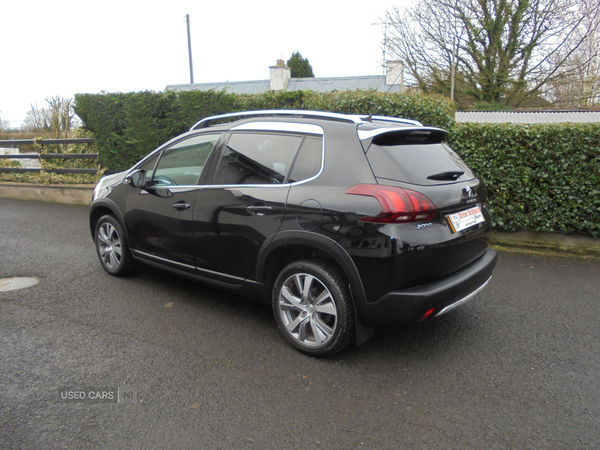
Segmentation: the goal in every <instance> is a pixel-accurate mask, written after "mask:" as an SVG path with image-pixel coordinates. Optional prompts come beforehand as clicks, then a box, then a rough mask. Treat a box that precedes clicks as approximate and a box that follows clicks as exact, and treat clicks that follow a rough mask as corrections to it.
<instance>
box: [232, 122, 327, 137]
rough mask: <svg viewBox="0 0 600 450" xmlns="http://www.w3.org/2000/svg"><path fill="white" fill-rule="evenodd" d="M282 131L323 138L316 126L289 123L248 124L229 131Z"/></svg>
mask: <svg viewBox="0 0 600 450" xmlns="http://www.w3.org/2000/svg"><path fill="white" fill-rule="evenodd" d="M240 130H242V131H283V132H290V133H306V134H316V135H320V136H323V135H324V134H325V131H324V130H323V128H322V127H320V126H318V125H313V124H310V123H290V122H250V123H244V124H241V125H238V126H236V127H233V128H232V129H231V130H230V131H240Z"/></svg>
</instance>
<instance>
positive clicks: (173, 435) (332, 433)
mask: <svg viewBox="0 0 600 450" xmlns="http://www.w3.org/2000/svg"><path fill="white" fill-rule="evenodd" d="M0 230H2V231H1V232H0V278H4V277H16V276H33V277H37V278H38V279H39V280H40V281H39V283H38V284H37V285H35V286H33V287H29V288H27V289H22V290H15V291H8V292H0V448H2V449H42V448H44V449H51V448H73V449H100V448H102V449H114V448H164V449H167V448H177V449H184V448H190V449H196V448H202V449H216V448H222V449H229V448H235V449H237V448H249V449H274V448H285V449H288V448H301V449H309V448H326V449H352V448H376V449H569V450H572V449H579V448H581V449H597V448H600V352H599V351H598V348H599V346H598V340H599V336H600V331H599V327H598V318H599V317H600V302H599V298H600V260H598V259H584V258H578V257H563V256H537V255H531V254H524V253H517V252H506V251H502V252H500V259H499V262H498V266H497V268H496V271H495V273H494V278H493V279H492V281H491V283H490V285H489V286H488V288H487V289H486V290H484V292H482V293H481V294H480V295H479V296H478V298H476V299H474V300H473V301H471V302H470V303H468V304H466V305H464V306H462V307H460V308H457V309H455V310H453V311H452V312H450V313H448V314H447V315H445V316H442V317H440V318H438V319H434V320H431V321H428V322H424V323H422V324H419V325H417V326H414V327H410V328H400V329H379V330H377V332H376V335H375V336H374V337H373V338H372V339H371V340H370V341H369V342H367V343H366V344H365V345H363V346H361V347H359V348H353V349H351V350H349V351H347V352H345V353H343V354H340V355H337V356H335V357H333V358H330V359H325V360H321V359H314V358H310V357H306V356H303V355H301V354H299V353H297V352H295V351H294V350H293V349H292V348H291V347H289V346H288V345H287V344H286V343H285V342H284V341H283V339H282V338H281V337H280V336H279V334H278V331H277V327H276V325H275V322H274V320H273V318H272V314H271V311H270V308H269V307H268V306H267V305H262V304H258V303H254V302H252V301H249V300H246V299H243V298H241V297H237V296H235V295H231V294H229V293H224V292H221V291H218V290H215V289H212V288H208V287H206V286H203V285H200V284H197V283H194V282H191V281H187V280H184V279H180V278H177V277H174V276H171V275H168V274H164V273H162V272H160V271H157V270H154V269H151V268H143V269H141V270H139V271H138V272H137V273H136V275H134V276H133V277H130V278H125V279H117V278H113V277H110V276H109V275H107V274H105V273H104V272H103V270H102V269H101V267H100V264H99V262H98V261H97V257H96V254H95V250H94V245H93V243H92V239H91V236H90V232H89V229H88V225H87V207H81V206H70V205H61V204H50V203H37V202H26V201H18V200H6V199H0ZM81 393H83V394H81ZM78 396H84V397H85V399H83V400H81V399H79V398H78ZM90 397H92V398H91V399H90ZM117 401H119V402H118V403H117Z"/></svg>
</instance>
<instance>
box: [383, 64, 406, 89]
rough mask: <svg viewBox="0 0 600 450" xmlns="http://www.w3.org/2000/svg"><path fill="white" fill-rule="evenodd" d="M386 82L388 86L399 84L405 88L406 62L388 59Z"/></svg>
mask: <svg viewBox="0 0 600 450" xmlns="http://www.w3.org/2000/svg"><path fill="white" fill-rule="evenodd" d="M385 84H386V86H387V87H390V86H392V85H399V86H400V92H402V91H403V90H404V64H403V63H402V61H388V62H387V63H386V64H385Z"/></svg>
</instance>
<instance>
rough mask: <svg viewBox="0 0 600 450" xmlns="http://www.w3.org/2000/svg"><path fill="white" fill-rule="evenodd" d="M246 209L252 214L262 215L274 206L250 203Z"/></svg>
mask: <svg viewBox="0 0 600 450" xmlns="http://www.w3.org/2000/svg"><path fill="white" fill-rule="evenodd" d="M246 210H247V211H248V212H250V213H252V214H256V215H259V216H262V215H263V214H264V213H265V212H268V211H272V210H273V208H272V207H271V206H267V205H249V206H246Z"/></svg>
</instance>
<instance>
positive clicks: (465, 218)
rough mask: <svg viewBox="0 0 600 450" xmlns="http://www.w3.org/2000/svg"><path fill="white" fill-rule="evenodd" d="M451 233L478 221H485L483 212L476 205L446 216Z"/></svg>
mask: <svg viewBox="0 0 600 450" xmlns="http://www.w3.org/2000/svg"><path fill="white" fill-rule="evenodd" d="M446 217H447V219H448V223H449V224H450V228H452V232H453V233H457V232H459V231H462V230H465V229H467V228H469V227H472V226H473V225H477V224H478V223H481V222H485V218H484V217H483V213H482V212H481V209H480V208H479V207H478V206H475V207H473V208H469V209H467V210H465V211H460V212H457V213H454V214H449V215H447V216H446Z"/></svg>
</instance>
